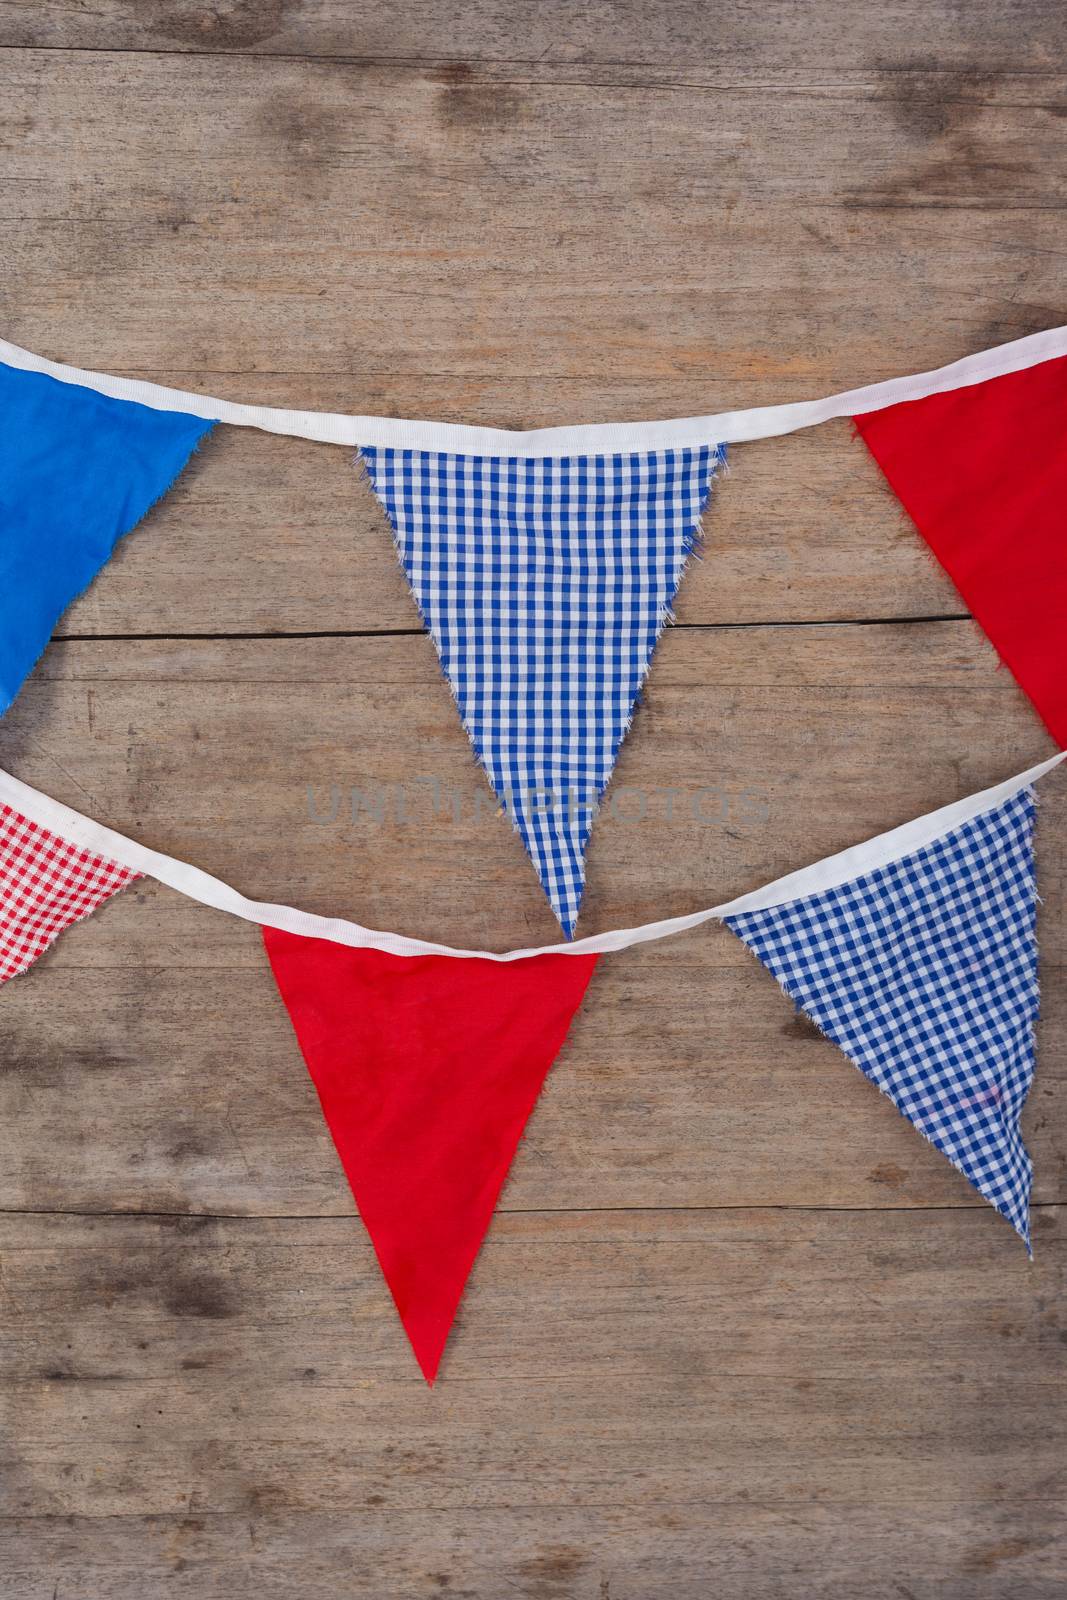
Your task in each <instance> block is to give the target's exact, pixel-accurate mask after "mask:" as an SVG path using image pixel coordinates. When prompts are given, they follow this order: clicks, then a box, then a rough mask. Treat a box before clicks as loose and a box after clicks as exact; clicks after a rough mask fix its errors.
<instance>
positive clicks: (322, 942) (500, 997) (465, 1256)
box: [263, 928, 597, 1383]
mask: <svg viewBox="0 0 1067 1600" xmlns="http://www.w3.org/2000/svg"><path fill="white" fill-rule="evenodd" d="M263 939H264V943H265V944H266V947H267V955H268V957H269V958H270V963H271V966H272V968H273V970H274V976H275V978H276V980H277V983H278V988H279V990H280V991H281V996H282V999H283V1000H284V1001H285V1004H286V1007H287V1008H288V1011H289V1016H290V1017H291V1019H292V1023H293V1027H294V1029H295V1031H296V1036H297V1039H298V1041H299V1044H300V1048H301V1050H302V1051H303V1054H304V1060H305V1061H306V1062H307V1065H308V1070H309V1071H310V1073H311V1077H312V1079H313V1081H314V1084H315V1088H316V1089H317V1090H318V1094H319V1099H320V1101H321V1102H322V1109H323V1112H324V1114H325V1117H326V1121H327V1124H328V1126H329V1129H330V1133H331V1134H332V1135H333V1141H334V1144H335V1145H336V1146H337V1153H338V1155H339V1156H340V1157H341V1162H342V1164H343V1166H344V1169H345V1173H346V1175H347V1177H348V1181H349V1183H350V1184H351V1186H352V1193H353V1195H354V1196H355V1200H356V1204H357V1206H358V1207H359V1211H360V1215H361V1216H362V1218H363V1221H364V1223H365V1225H366V1228H367V1231H368V1233H369V1234H370V1237H371V1241H372V1243H373V1245H374V1248H375V1251H376V1252H377V1256H378V1260H379V1262H380V1264H381V1268H382V1271H383V1273H384V1274H385V1279H386V1282H387V1283H388V1285H389V1288H390V1291H391V1293H392V1296H393V1299H394V1300H395V1301H396V1308H397V1310H398V1311H399V1313H400V1317H401V1320H402V1321H403V1324H404V1327H405V1329H406V1331H407V1335H408V1338H409V1339H410V1340H411V1344H412V1348H413V1349H414V1351H415V1355H416V1357H417V1359H418V1362H419V1366H420V1367H421V1368H422V1371H423V1374H424V1376H425V1377H426V1380H427V1382H429V1383H432V1382H433V1380H434V1378H435V1376H436V1374H437V1368H438V1364H439V1362H440V1360H441V1353H442V1351H443V1350H444V1347H445V1341H446V1339H447V1338H448V1332H449V1329H450V1327H451V1325H452V1319H453V1317H454V1316H455V1313H456V1308H457V1306H458V1305H459V1300H460V1296H461V1295H462V1293H463V1286H464V1284H465V1283H466V1281H467V1277H468V1275H469V1273H470V1270H471V1267H472V1266H473V1265H474V1258H475V1256H476V1255H477V1254H478V1250H479V1247H480V1245H481V1242H482V1238H483V1237H484V1234H485V1231H486V1228H487V1227H488V1226H489V1219H490V1217H491V1216H492V1213H493V1207H494V1206H495V1204H496V1199H497V1195H498V1194H499V1192H500V1189H501V1186H502V1184H503V1182H504V1179H505V1178H506V1177H507V1173H508V1169H509V1167H510V1166H511V1161H512V1158H513V1156H514V1154H515V1150H516V1147H517V1145H518V1142H519V1139H520V1138H521V1137H522V1132H523V1129H524V1128H525V1126H526V1121H527V1118H528V1117H529V1115H530V1112H531V1111H532V1110H533V1106H534V1102H535V1101H536V1099H537V1096H538V1093H539V1091H540V1089H541V1085H542V1083H543V1082H544V1080H545V1077H546V1075H547V1073H548V1069H549V1067H550V1066H551V1065H552V1062H553V1061H554V1060H555V1058H556V1055H557V1054H558V1052H559V1050H560V1047H561V1046H562V1044H563V1041H564V1039H565V1038H566V1035H567V1029H568V1028H569V1027H570V1024H571V1019H572V1017H573V1016H574V1013H575V1011H576V1010H577V1009H578V1006H579V1004H580V1003H581V999H582V996H583V995H584V993H585V990H586V986H587V985H588V983H589V979H590V977H591V976H592V972H593V968H594V967H595V965H596V962H597V957H596V956H568V955H558V956H557V955H546V956H532V957H530V958H529V959H527V960H524V961H510V962H495V961H486V960H484V959H463V958H458V957H455V956H394V955H388V954H386V953H385V952H384V951H381V950H353V949H348V948H347V947H346V946H344V945H339V944H334V943H332V942H331V941H329V940H326V939H305V938H302V937H301V936H299V935H297V934H292V933H283V932H281V931H280V930H278V929H276V928H264V929H263Z"/></svg>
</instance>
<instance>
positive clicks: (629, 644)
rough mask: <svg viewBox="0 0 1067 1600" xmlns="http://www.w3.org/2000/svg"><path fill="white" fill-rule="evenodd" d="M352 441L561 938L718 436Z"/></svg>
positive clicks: (693, 532)
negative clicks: (589, 451) (493, 451)
mask: <svg viewBox="0 0 1067 1600" xmlns="http://www.w3.org/2000/svg"><path fill="white" fill-rule="evenodd" d="M361 454H362V458H363V461H364V462H365V464H366V467H367V471H368V473H369V475H370V480H371V483H372V485H373V487H374V491H375V493H376V494H377V496H378V499H379V500H380V501H381V503H382V505H383V507H384V508H385V510H386V512H387V514H388V516H389V520H390V522H391V523H392V526H393V531H394V533H395V536H396V542H397V548H398V551H399V554H400V559H401V562H402V564H403V567H404V571H405V572H406V573H407V576H408V579H409V581H410V583H411V587H412V589H413V591H414V594H415V598H416V600H417V601H418V605H419V609H420V611H421V613H422V617H423V620H424V621H425V623H426V626H427V627H428V628H429V630H430V633H431V635H432V637H433V641H434V644H435V645H436V646H437V652H438V655H439V656H440V658H441V665H442V667H443V668H444V671H445V675H446V676H447V678H448V681H449V683H450V684H451V686H452V692H453V694H454V695H455V698H456V702H457V704H458V706H459V712H460V716H461V717H462V719H463V726H464V727H465V728H466V730H467V733H468V734H469V735H470V739H471V742H472V744H473V745H474V749H475V753H476V755H477V756H478V759H479V760H480V761H481V762H482V764H483V766H484V767H485V770H486V773H487V775H488V777H489V781H490V783H491V784H492V786H493V789H494V790H495V792H496V795H497V797H498V799H499V800H500V801H501V802H502V804H503V805H504V806H505V808H506V810H507V812H508V814H509V816H510V817H511V818H512V820H513V821H514V823H515V826H516V827H517V828H518V831H519V833H520V834H521V836H522V839H523V842H524V843H525V845H526V848H527V850H528V851H529V853H530V857H531V859H532V861H533V864H534V867H535V868H536V870H537V874H538V877H539V878H540V880H541V884H542V887H543V888H544V891H545V893H546V894H547V896H548V899H549V902H550V904H551V906H552V909H553V911H554V912H555V913H556V916H557V917H558V918H559V920H560V923H561V924H562V926H563V930H564V932H565V933H566V935H567V937H568V938H570V936H571V934H572V933H573V931H574V924H575V921H576V920H577V916H578V907H579V904H580V902H581V897H582V886H583V884H584V881H585V847H586V844H587V842H588V839H589V834H590V830H591V828H592V825H593V817H594V815H595V813H596V808H597V805H598V803H599V801H600V797H601V795H602V794H603V792H604V789H605V787H606V785H607V783H608V780H609V779H610V777H611V772H612V768H613V767H614V765H615V757H616V755H617V754H618V750H619V746H620V744H621V743H622V740H623V737H624V735H625V733H626V730H627V728H628V727H629V724H630V718H631V716H632V714H633V708H634V702H635V700H636V698H637V695H638V691H639V690H640V688H641V684H642V682H643V680H644V677H645V674H646V673H647V671H648V668H649V664H650V662H651V660H652V652H653V650H654V649H655V646H656V640H657V639H658V637H659V634H660V631H661V629H662V627H663V624H664V622H665V621H666V619H667V617H668V616H669V614H670V608H671V604H672V602H673V600H674V595H675V591H676V589H677V587H678V583H679V580H680V578H681V576H682V569H683V568H684V566H685V563H686V559H687V557H688V556H689V554H690V553H691V551H692V550H693V548H694V545H695V543H696V541H697V539H698V536H699V528H700V518H701V514H702V512H703V509H704V505H705V503H706V501H707V498H708V494H709V491H710V488H711V482H712V479H713V477H714V475H715V470H716V468H717V467H718V466H719V465H720V464H721V462H722V460H723V459H724V452H723V449H722V447H719V446H715V445H704V446H700V447H697V448H693V449H676V450H653V451H647V452H642V453H639V454H629V455H613V456H603V455H598V456H570V457H562V458H551V457H538V458H530V459H524V458H519V457H496V456H492V457H491V456H467V455H446V454H442V453H440V452H436V451H427V450H397V449H390V448H378V447H370V446H365V447H364V448H363V449H362V452H361Z"/></svg>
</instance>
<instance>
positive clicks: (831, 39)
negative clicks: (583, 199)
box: [0, 0, 1062, 95]
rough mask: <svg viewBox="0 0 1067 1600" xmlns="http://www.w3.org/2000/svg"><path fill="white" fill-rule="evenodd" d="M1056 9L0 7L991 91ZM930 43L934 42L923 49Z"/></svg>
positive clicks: (300, 47) (250, 33)
mask: <svg viewBox="0 0 1067 1600" xmlns="http://www.w3.org/2000/svg"><path fill="white" fill-rule="evenodd" d="M1061 21H1062V19H1061V18H1060V16H1059V13H1058V9H1057V7H1056V6H1055V5H1051V4H1042V3H1036V4H1035V3H1034V0H1014V3H1009V4H996V3H994V0H975V3H973V4H971V5H969V6H967V7H966V9H964V10H961V9H960V8H958V7H956V6H954V5H951V4H948V3H946V0H935V3H933V4H930V5H928V6H925V7H924V8H923V12H922V22H923V24H924V25H925V27H924V31H923V32H922V33H920V32H919V29H918V28H917V27H916V13H915V8H914V6H912V5H908V4H906V3H905V4H899V3H898V4H896V5H892V6H886V7H882V8H879V9H878V10H877V11H872V12H871V13H870V14H869V15H865V16H864V17H863V18H862V26H860V25H858V24H859V22H860V19H859V17H850V18H849V24H850V25H848V26H844V27H843V26H842V17H841V11H840V7H838V6H835V5H834V4H833V0H816V3H814V4H808V5H806V6H803V7H797V6H790V5H766V4H761V3H759V0H740V3H738V4H736V5H734V6H731V7H730V9H729V10H724V11H718V10H715V9H712V8H709V7H707V6H705V5H702V4H701V3H700V0H680V3H678V4H675V5H672V6H670V7H662V6H656V5H648V4H644V3H642V0H613V3H612V4H610V5H608V6H602V7H599V8H597V9H595V10H590V11H583V10H578V9H576V8H575V7H573V6H571V5H568V4H567V3H566V0H534V3H531V4H522V3H515V0H512V3H510V4H509V3H504V4H501V3H500V0H493V3H486V0H483V3H478V4H472V5H465V6H464V7H463V8H462V10H460V11H457V12H455V13H453V14H448V13H445V12H443V11H442V10H441V8H440V7H439V6H437V5H433V4H426V3H424V0H423V3H414V4H412V3H402V4H398V5H393V6H390V7H389V9H388V11H383V10H382V9H381V8H380V7H379V6H376V5H374V4H372V3H369V0H354V3H353V0H266V3H264V4H254V3H252V0H219V3H217V4H213V5H210V6H207V5H203V4H199V3H198V0H138V3H137V4H136V5H131V4H129V3H126V0H95V3H94V4H93V6H92V8H91V9H89V8H87V7H83V6H75V7H70V6H64V7H59V6H55V5H49V4H47V3H42V0H6V3H4V4H3V5H0V45H8V46H11V45H20V46H47V47H49V48H53V49H54V48H57V47H67V48H70V47H73V48H77V49H81V50H88V49H122V50H132V49H140V50H144V49H161V50H190V51H196V52H198V53H200V52H205V51H206V52H211V51H234V52H238V53H242V54H244V53H248V52H253V53H256V54H267V53H270V54H275V53H276V54H295V55H316V56H341V57H344V56H354V57H366V58H372V59H379V60H381V59H384V60H390V59H397V58H400V59H403V58H405V57H406V58H409V59H412V60H416V61H417V60H427V59H433V58H434V57H437V58H444V59H446V60H448V61H452V62H459V61H461V60H462V62H463V63H465V64H466V65H467V66H468V67H474V66H482V65H492V64H494V63H499V64H503V65H505V66H516V65H521V66H523V67H525V68H527V69H537V70H540V71H542V72H551V73H553V74H557V73H564V72H567V71H568V70H571V71H585V72H586V73H588V74H589V75H590V76H593V75H594V74H595V77H596V79H597V80H602V79H603V77H604V75H605V73H610V72H611V71H612V70H613V69H614V70H618V69H620V68H622V69H625V68H626V67H633V66H637V67H639V68H640V72H641V78H642V81H644V80H645V79H646V78H647V77H648V76H649V75H651V74H652V73H653V72H654V71H655V69H656V68H657V67H659V68H660V69H662V70H663V71H665V72H666V73H667V74H669V76H670V77H671V78H674V79H675V80H681V83H682V86H683V87H688V86H690V85H691V84H692V83H694V82H695V83H701V82H705V81H708V80H711V81H714V80H715V79H716V78H717V77H720V78H725V79H726V80H727V81H731V80H733V81H736V80H737V79H738V78H744V77H745V76H753V77H757V78H760V77H762V78H764V79H765V78H766V76H767V75H768V74H769V73H771V72H775V71H783V70H789V71H793V72H796V73H804V74H808V75H810V74H812V73H815V74H816V76H817V77H820V78H822V77H827V76H832V77H833V78H840V77H842V76H846V75H848V74H850V73H857V72H858V73H864V72H868V73H869V72H870V71H871V70H872V69H875V70H877V71H879V72H889V71H891V70H892V71H896V72H899V73H902V74H905V75H908V76H917V77H920V78H925V77H939V76H944V77H949V78H950V79H951V80H952V81H953V82H954V84H955V87H956V88H957V90H963V91H969V92H971V93H973V94H976V95H982V94H984V93H988V88H989V79H990V77H991V76H995V75H996V74H998V73H1001V72H1006V71H1026V72H1029V73H1041V72H1047V71H1048V70H1049V69H1050V68H1054V67H1055V66H1056V64H1057V63H1058V62H1059V60H1060V58H1061V55H1062V29H1061V26H1060V24H1061ZM932 39H936V41H937V50H936V54H934V53H932V52H930V53H927V51H926V50H925V49H924V45H925V43H926V41H928V40H932Z"/></svg>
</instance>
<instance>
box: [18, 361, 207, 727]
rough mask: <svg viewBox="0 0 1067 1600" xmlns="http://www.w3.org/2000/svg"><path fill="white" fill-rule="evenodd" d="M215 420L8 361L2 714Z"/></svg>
mask: <svg viewBox="0 0 1067 1600" xmlns="http://www.w3.org/2000/svg"><path fill="white" fill-rule="evenodd" d="M213 426H214V424H213V423H211V422H205V421H203V420H202V419H201V418H200V417H192V416H187V415H186V414H185V413H184V412H181V411H155V410H153V409H151V408H150V407H149V406H142V405H138V404H137V403H136V402H135V401H132V400H112V399H110V398H109V397H108V396H107V395H103V394H98V393H97V392H96V390H95V389H84V388H82V387H81V386H80V385H78V384H73V383H65V382H61V381H60V380H59V379H57V378H50V377H47V376H46V375H45V374H44V373H40V372H23V371H21V370H19V369H16V368H14V367H8V366H4V365H2V364H0V527H2V528H3V534H4V537H3V540H2V541H0V714H2V713H3V712H4V711H6V710H7V708H8V706H9V705H10V704H11V702H12V700H13V699H14V698H15V696H16V694H17V693H18V691H19V689H20V688H21V686H22V683H23V680H24V679H25V678H26V677H27V675H28V674H29V673H30V671H31V670H32V669H33V666H34V663H35V662H36V660H37V658H38V656H39V655H40V654H41V652H42V650H43V649H44V647H45V645H46V644H47V643H48V640H49V638H50V637H51V634H52V630H53V628H54V627H55V625H56V622H57V621H58V620H59V618H60V616H61V615H62V613H63V611H64V610H65V609H66V607H67V606H68V605H69V604H70V602H71V601H72V600H73V599H74V598H75V597H76V596H77V595H79V594H80V593H81V591H82V590H83V589H84V588H86V587H87V586H88V584H89V583H90V582H91V581H92V579H93V578H94V577H95V576H96V574H97V572H99V570H100V568H101V567H102V566H103V565H104V563H105V562H106V561H107V559H108V557H109V556H110V555H111V552H112V550H113V548H114V546H115V543H116V541H117V540H118V539H119V538H121V536H122V535H123V534H124V533H128V532H129V530H130V529H131V528H132V527H133V526H134V525H135V524H136V523H138V522H140V520H141V518H142V517H143V516H144V514H145V512H146V511H148V510H149V509H150V507H151V506H152V505H153V504H154V503H155V501H157V500H158V499H159V498H160V496H161V495H164V494H165V493H166V491H167V490H168V489H169V488H170V486H171V484H172V483H173V481H174V479H175V478H176V477H177V476H178V474H179V473H180V472H181V470H182V468H183V467H184V466H185V464H186V462H187V461H188V459H189V456H190V454H191V452H192V451H193V449H194V448H195V446H196V444H197V442H198V441H199V440H200V439H201V438H202V437H203V435H204V434H205V433H206V432H207V431H208V430H209V429H210V428H211V427H213Z"/></svg>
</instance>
